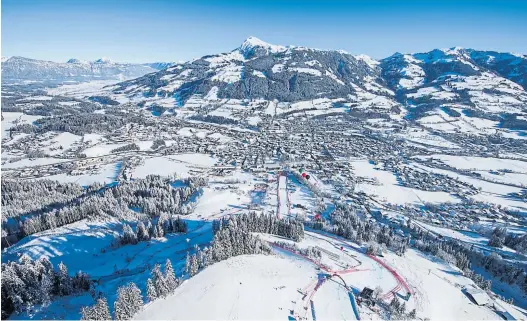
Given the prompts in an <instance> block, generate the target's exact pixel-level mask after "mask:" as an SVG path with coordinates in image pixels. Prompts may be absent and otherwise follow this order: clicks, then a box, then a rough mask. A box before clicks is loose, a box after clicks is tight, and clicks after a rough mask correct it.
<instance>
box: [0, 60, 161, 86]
mask: <svg viewBox="0 0 527 321" xmlns="http://www.w3.org/2000/svg"><path fill="white" fill-rule="evenodd" d="M169 65H170V64H169V63H153V64H128V63H116V62H112V61H111V60H109V59H108V58H101V59H98V60H95V61H91V62H90V61H82V60H79V59H75V58H73V59H70V60H68V61H67V62H66V63H61V62H52V61H44V60H36V59H29V58H24V57H17V56H14V57H8V58H2V78H3V79H4V80H33V81H46V80H51V81H89V80H108V79H112V80H125V79H130V78H137V77H140V76H143V75H144V74H147V73H151V72H155V71H158V70H160V69H163V68H166V67H167V66H169Z"/></svg>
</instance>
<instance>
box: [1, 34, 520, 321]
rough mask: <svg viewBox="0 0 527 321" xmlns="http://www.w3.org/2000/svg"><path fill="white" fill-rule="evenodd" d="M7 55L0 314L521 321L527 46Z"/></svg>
mask: <svg viewBox="0 0 527 321" xmlns="http://www.w3.org/2000/svg"><path fill="white" fill-rule="evenodd" d="M10 60H13V61H11V63H13V64H15V63H16V64H15V65H16V66H18V67H21V66H22V63H28V64H29V63H31V64H36V65H35V67H31V68H29V69H26V70H28V74H27V76H28V77H37V76H38V77H48V76H49V77H51V78H55V77H56V75H58V74H60V73H59V71H60V70H64V69H61V68H65V70H70V69H71V70H72V71H71V72H72V74H75V75H77V74H76V71H75V70H77V69H78V68H80V69H79V70H80V72H84V71H86V70H90V71H91V70H92V69H90V68H91V67H90V66H93V68H95V66H99V67H101V68H103V66H106V65H108V66H110V65H111V66H112V67H111V68H114V71H115V73H114V71H112V72H111V77H110V76H108V78H109V79H108V78H106V76H104V77H103V76H102V75H103V74H104V70H102V69H101V70H99V71H97V69H96V68H95V69H93V71H94V72H96V73H97V75H96V76H97V80H95V81H86V82H80V81H77V80H76V81H75V82H73V83H69V82H68V83H66V84H60V85H57V84H53V86H52V88H49V86H51V85H50V84H48V83H42V82H35V83H32V84H26V83H24V81H25V80H24V81H22V82H20V83H16V84H12V83H11V84H7V83H4V84H3V85H2V124H1V127H2V155H1V158H2V160H1V167H2V317H3V319H33V320H38V319H74V320H78V319H81V318H82V317H83V316H84V318H87V319H103V318H114V319H132V318H133V319H143V320H144V319H171V320H184V319H273V320H274V319H277V320H286V319H288V320H305V319H311V320H316V319H320V320H326V319H327V320H329V319H331V320H335V319H346V320H353V319H363V320H366V319H383V320H387V319H411V320H426V319H430V320H475V319H477V320H497V319H503V318H511V316H512V317H513V318H515V319H526V318H527V314H526V313H527V312H526V310H525V309H527V287H526V285H527V273H526V272H527V271H526V270H525V266H526V264H527V185H526V184H527V152H526V151H527V140H526V139H525V138H526V137H527V131H526V129H527V109H526V106H527V93H526V91H525V75H526V74H527V72H526V70H525V66H526V63H525V61H526V58H525V56H522V55H514V54H507V53H496V52H490V51H477V50H472V49H461V48H450V49H438V50H432V51H430V52H427V53H414V54H394V55H392V56H391V57H388V58H385V59H382V60H380V61H376V60H373V59H371V58H369V57H367V56H365V55H357V56H354V55H350V54H348V53H345V52H343V51H336V50H319V49H312V48H305V47H294V46H287V47H286V46H278V45H272V44H268V43H266V42H264V41H262V40H259V39H257V38H254V37H250V38H248V39H247V40H245V41H244V42H243V43H242V44H241V45H240V46H239V47H238V48H235V49H234V50H232V51H230V52H227V53H222V54H213V55H209V56H204V57H201V58H198V59H195V60H192V61H189V62H185V63H178V64H174V65H170V64H155V65H148V66H146V65H142V66H141V68H140V70H142V71H141V72H144V71H146V72H150V71H149V69H148V68H156V69H159V70H158V71H155V72H151V73H148V74H146V75H143V74H141V75H137V76H139V78H134V79H129V80H125V81H121V80H120V79H122V78H121V77H122V76H123V75H125V74H126V68H132V67H133V66H128V65H126V66H122V65H118V64H114V63H112V62H109V61H106V60H101V61H99V62H93V63H85V62H82V61H77V60H72V61H70V62H68V63H65V64H54V63H47V62H46V63H43V62H38V61H37V62H35V61H33V62H27V61H25V60H24V59H20V58H17V57H13V58H11V59H9V60H8V61H7V62H9V61H10ZM37 65H38V66H37ZM6 66H9V65H6ZM16 66H15V67H16ZM3 68H4V67H3ZM122 68H124V69H122ZM134 68H135V67H134ZM145 68H146V69H145ZM147 69H148V70H147ZM133 70H135V69H133ZM2 71H3V72H4V69H3V70H2ZM29 71H31V72H32V73H33V74H32V73H29ZM73 71H75V72H73ZM99 72H100V73H101V75H100V77H99V74H98V73H99ZM114 76H115V77H117V78H118V79H119V80H116V79H117V78H113V77H114ZM82 77H84V76H82ZM90 77H91V76H90ZM130 77H136V76H135V75H134V76H132V75H130ZM126 78H128V76H126ZM90 79H91V78H90ZM85 80H86V79H85ZM365 288H366V290H367V289H368V288H369V289H371V290H373V291H374V292H373V294H372V296H371V297H368V296H366V297H365V298H362V297H361V292H362V291H363V290H364V289H365ZM367 292H368V291H365V293H367ZM470 293H472V294H470ZM471 295H472V297H471ZM473 297H476V299H474V298H473ZM476 301H477V302H476ZM509 314H510V315H509Z"/></svg>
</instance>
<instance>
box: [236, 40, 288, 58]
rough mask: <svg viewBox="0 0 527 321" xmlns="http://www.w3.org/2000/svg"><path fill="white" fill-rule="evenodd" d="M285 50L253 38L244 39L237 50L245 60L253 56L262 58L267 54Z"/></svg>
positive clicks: (282, 47)
mask: <svg viewBox="0 0 527 321" xmlns="http://www.w3.org/2000/svg"><path fill="white" fill-rule="evenodd" d="M286 49H287V48H286V47H284V46H277V45H272V44H270V43H267V42H265V41H263V40H260V39H258V38H256V37H254V36H250V37H249V38H247V39H245V41H244V42H243V43H242V45H241V46H240V48H239V50H240V53H241V54H242V55H243V56H244V57H245V58H247V59H248V58H252V57H255V56H263V55H266V54H268V53H275V52H280V51H284V50H286Z"/></svg>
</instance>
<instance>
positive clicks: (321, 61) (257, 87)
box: [116, 37, 393, 102]
mask: <svg viewBox="0 0 527 321" xmlns="http://www.w3.org/2000/svg"><path fill="white" fill-rule="evenodd" d="M371 61H373V60H371V59H370V60H368V61H366V60H365V59H363V57H361V58H357V57H354V56H353V55H350V54H347V53H344V52H342V51H330V50H317V49H310V48H304V47H283V46H276V45H270V44H268V43H265V42H263V41H261V40H259V39H257V38H254V37H250V38H248V39H247V40H246V41H244V42H243V44H242V45H241V46H240V47H239V48H236V49H235V50H233V51H231V52H229V53H224V54H218V55H210V56H205V57H202V58H199V59H196V60H193V61H190V62H186V63H183V64H177V65H175V66H172V67H170V68H168V69H166V70H163V71H160V72H158V73H155V74H150V75H146V76H143V77H140V78H138V79H134V80H130V81H127V82H123V83H121V84H120V85H119V87H118V88H116V91H117V92H126V93H128V94H138V93H139V94H140V95H143V94H144V95H146V96H151V97H153V96H162V97H177V98H178V99H179V100H181V101H183V102H184V101H186V100H187V99H188V98H189V97H190V96H191V95H193V94H200V95H207V93H209V92H210V91H211V89H212V88H216V89H217V90H216V92H217V97H218V98H234V99H246V98H248V99H253V98H264V99H268V100H273V99H277V100H280V101H300V100H308V99H316V98H322V97H328V98H338V97H348V96H350V95H351V96H353V95H356V94H357V92H363V91H364V92H371V93H373V94H375V95H380V96H388V97H389V96H392V95H393V93H392V92H391V91H390V90H388V89H387V88H386V87H385V85H384V82H383V80H382V78H380V70H379V69H378V68H375V67H374V66H373V65H372V64H371Z"/></svg>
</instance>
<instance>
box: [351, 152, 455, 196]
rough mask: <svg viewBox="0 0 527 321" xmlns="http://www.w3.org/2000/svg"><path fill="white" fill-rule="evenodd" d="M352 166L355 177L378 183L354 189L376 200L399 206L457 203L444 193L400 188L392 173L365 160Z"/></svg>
mask: <svg viewBox="0 0 527 321" xmlns="http://www.w3.org/2000/svg"><path fill="white" fill-rule="evenodd" d="M352 165H353V167H354V172H355V173H356V175H357V176H362V177H367V178H370V179H374V180H376V181H377V182H378V183H379V185H372V184H369V183H358V184H357V186H356V189H357V190H358V191H363V192H365V193H366V194H368V195H371V196H373V197H375V198H376V199H378V200H382V201H384V202H388V203H392V204H401V205H402V204H424V203H445V202H451V203H456V202H459V200H458V199H457V198H456V197H454V196H452V195H450V194H448V193H445V192H429V191H422V190H418V189H414V188H409V187H404V186H400V185H399V183H398V182H397V178H396V177H395V175H394V174H393V173H391V172H387V171H384V170H381V169H376V168H375V165H373V164H371V163H370V162H368V161H367V160H354V161H352Z"/></svg>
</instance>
